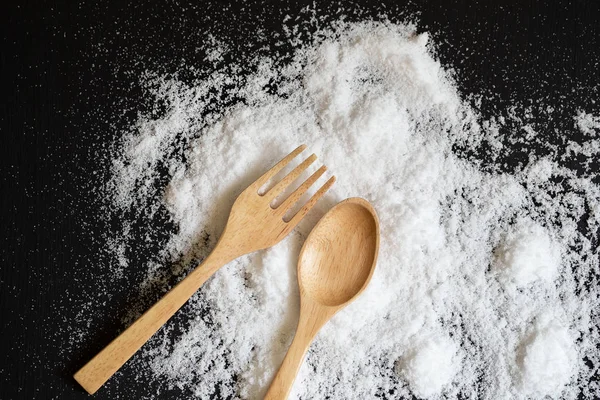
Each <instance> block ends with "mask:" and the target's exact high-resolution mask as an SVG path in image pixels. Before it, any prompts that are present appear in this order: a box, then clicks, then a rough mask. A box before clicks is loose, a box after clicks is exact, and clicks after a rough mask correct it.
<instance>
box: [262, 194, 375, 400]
mask: <svg viewBox="0 0 600 400" xmlns="http://www.w3.org/2000/svg"><path fill="white" fill-rule="evenodd" d="M378 250H379V220H378V219H377V214H376V213H375V210H374V209H373V207H372V206H371V204H369V202H367V201H366V200H363V199H360V198H351V199H347V200H344V201H342V202H341V203H339V204H338V205H336V206H335V207H334V208H332V209H331V210H330V211H329V212H328V213H327V214H326V215H325V216H324V217H323V218H322V219H321V220H320V221H319V223H318V224H317V226H315V228H314V229H313V230H312V232H311V233H310V235H309V236H308V238H307V239H306V242H304V245H303V246H302V250H301V251H300V258H299V261H298V283H299V285H300V320H299V322H298V328H297V330H296V335H295V336H294V340H293V341H292V344H291V346H290V348H289V350H288V352H287V354H286V356H285V358H284V360H283V364H282V365H281V368H279V372H277V375H276V376H275V379H274V380H273V382H272V383H271V387H270V388H269V391H268V392H267V395H266V397H265V400H274V399H286V398H287V396H288V395H289V393H290V390H291V388H292V385H293V384H294V379H295V378H296V374H297V373H298V370H299V369H300V365H302V360H303V359H304V355H305V354H306V351H307V350H308V346H309V345H310V343H311V342H312V340H313V338H314V337H315V335H316V334H317V332H318V331H319V329H321V327H322V326H323V325H325V323H326V322H327V321H329V320H330V319H331V317H333V316H334V314H335V313H337V312H338V311H340V310H341V309H342V308H344V307H345V306H346V305H348V304H349V303H350V302H351V301H352V300H354V299H355V298H356V297H357V296H358V295H359V294H360V293H361V292H362V291H363V290H364V289H365V287H366V286H367V284H368V283H369V281H370V280H371V276H372V275H373V271H374V270H375V264H376V262H377V252H378Z"/></svg>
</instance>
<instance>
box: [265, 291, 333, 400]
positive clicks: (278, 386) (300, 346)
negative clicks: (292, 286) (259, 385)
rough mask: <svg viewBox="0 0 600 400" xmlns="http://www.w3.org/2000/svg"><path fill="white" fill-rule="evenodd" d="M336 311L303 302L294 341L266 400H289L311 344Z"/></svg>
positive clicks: (305, 299)
mask: <svg viewBox="0 0 600 400" xmlns="http://www.w3.org/2000/svg"><path fill="white" fill-rule="evenodd" d="M335 311H336V310H335V309H332V308H321V307H319V306H318V305H317V304H316V303H314V302H313V301H311V300H310V299H307V298H303V299H302V300H301V305H300V319H299V321H298V328H297V329H296V334H295V335H294V340H293V341H292V344H291V345H290V348H289V349H288V352H287V354H286V355H285V358H284V359H283V363H282V364H281V367H280V368H279V371H278V372H277V375H275V378H274V379H273V382H271V386H270V387H269V390H268V391H267V394H266V396H265V400H284V399H287V397H288V395H289V394H290V391H291V390H292V386H293V384H294V380H295V379H296V375H297V374H298V370H299V369H300V366H301V365H302V361H303V360H304V356H305V355H306V351H307V350H308V347H309V346H310V343H311V342H312V341H313V339H314V337H315V336H316V334H317V332H319V329H321V327H323V325H324V324H325V323H326V322H327V321H328V320H329V319H330V318H331V317H332V316H333V314H335Z"/></svg>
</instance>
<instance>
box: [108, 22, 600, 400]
mask: <svg viewBox="0 0 600 400" xmlns="http://www.w3.org/2000/svg"><path fill="white" fill-rule="evenodd" d="M289 32H294V30H289ZM212 42H215V43H218V41H216V39H214V38H213V40H212V41H211V42H209V43H212ZM290 42H291V43H297V42H296V41H292V40H291V38H290ZM226 51H227V49H226V48H224V47H218V48H215V49H213V51H210V49H208V52H207V54H208V56H207V60H208V61H210V62H215V63H217V62H220V61H221V57H222V54H223V53H224V52H226ZM432 54H433V50H432V45H431V44H429V41H428V36H427V35H426V34H422V35H416V34H415V26H413V25H410V24H407V25H404V24H391V23H373V22H365V23H353V24H350V23H339V24H334V26H333V27H331V28H330V29H328V30H320V31H318V32H317V33H315V34H314V35H313V36H312V39H311V40H309V41H308V42H305V43H303V44H301V45H298V47H297V49H296V51H295V54H294V55H293V57H292V58H291V61H290V60H288V61H281V60H278V59H276V58H270V57H269V56H264V57H259V58H257V59H256V60H254V62H253V63H252V65H248V66H246V65H239V66H234V67H231V68H230V69H229V70H222V71H221V70H217V71H212V72H210V73H209V74H206V75H204V76H205V78H202V79H198V80H197V81H196V82H193V83H192V84H189V83H183V82H181V81H178V80H177V79H176V78H173V77H156V76H152V75H150V74H149V75H148V76H147V77H145V78H144V82H146V83H147V84H148V91H149V94H150V95H152V96H154V97H155V98H156V101H157V104H158V103H160V104H163V105H165V111H164V112H163V113H162V114H161V115H159V116H156V115H155V114H153V116H150V115H148V116H145V115H142V116H140V119H139V121H138V122H137V123H136V124H135V125H134V126H133V127H131V129H130V130H128V132H127V133H125V134H124V138H123V141H122V142H121V148H122V154H121V155H120V156H118V157H117V158H116V159H115V161H114V164H113V175H114V177H113V180H112V184H111V185H110V188H109V189H110V193H112V194H114V203H115V205H116V207H114V208H110V209H109V210H110V211H109V212H113V213H115V214H116V215H118V216H120V218H121V221H122V224H123V235H122V236H121V237H120V238H117V239H114V242H113V243H112V247H113V248H114V249H115V257H116V258H117V259H118V260H119V261H118V264H119V268H121V269H122V268H127V266H128V262H127V260H126V259H125V258H124V257H125V254H128V253H127V247H128V246H130V244H131V243H130V240H131V239H130V236H129V234H128V232H129V230H130V229H131V227H132V226H135V224H136V221H138V220H139V218H141V217H148V218H149V217H152V216H153V215H154V214H155V213H157V212H160V210H163V211H164V210H166V211H168V213H169V215H170V217H171V219H172V222H173V223H174V224H175V225H176V227H177V231H176V232H175V233H173V234H172V235H171V236H170V237H169V238H168V240H167V241H166V242H165V243H163V242H161V246H162V249H161V250H160V251H159V252H158V255H157V257H160V258H161V260H160V262H159V263H156V262H154V263H150V264H149V265H148V272H147V277H146V281H145V283H144V284H143V285H142V287H151V283H152V282H156V281H160V279H161V277H162V276H164V274H165V273H172V272H171V271H175V272H177V271H179V270H177V269H174V270H171V269H169V266H170V265H176V264H184V268H183V269H182V270H183V271H185V270H189V268H190V267H192V266H193V265H194V264H195V262H196V261H198V260H201V259H202V258H203V257H205V256H206V253H207V251H209V250H210V248H212V247H213V246H214V245H215V243H216V240H217V238H218V236H219V234H220V233H221V230H222V229H223V227H224V224H225V222H226V219H227V215H228V212H229V210H230V207H231V204H232V202H233V200H234V199H235V197H236V195H237V194H238V193H240V191H241V190H243V189H244V188H245V187H246V186H247V185H248V184H249V183H250V182H252V181H253V180H254V179H255V178H256V177H257V176H259V174H260V173H261V172H262V171H264V169H265V168H267V167H269V166H270V165H272V164H273V162H275V161H276V160H277V159H279V158H280V157H282V156H283V155H285V154H287V153H288V152H289V151H290V150H291V149H293V148H294V147H296V146H297V145H298V144H300V143H306V144H308V146H309V148H310V151H313V152H315V153H316V154H317V155H318V156H319V157H320V160H322V162H323V163H324V164H326V165H327V166H328V167H329V170H330V171H332V173H334V174H336V175H337V177H338V181H337V183H336V185H335V186H334V188H333V190H331V192H330V193H329V194H328V195H327V196H326V197H325V198H324V199H323V200H322V201H321V202H320V203H319V204H318V206H317V207H316V209H315V210H314V211H313V212H311V214H310V215H309V217H308V218H306V219H305V220H304V221H303V222H302V223H301V224H300V225H299V226H298V228H297V229H296V230H295V231H294V232H293V233H292V234H291V235H290V237H289V238H287V239H286V240H285V241H284V242H282V243H281V244H279V245H277V246H276V247H274V248H272V249H268V250H264V251H260V252H257V253H255V254H252V255H249V256H245V257H242V258H240V259H239V260H237V261H235V262H232V263H230V265H228V266H227V267H225V268H223V269H221V270H220V271H219V272H218V273H217V274H215V276H214V277H213V278H211V280H209V281H208V282H207V283H206V284H205V285H204V287H203V288H202V289H201V290H200V291H199V293H197V294H196V295H195V296H194V297H193V298H192V299H191V301H190V304H189V307H188V308H187V310H192V312H190V313H189V315H185V319H186V323H185V324H182V325H181V326H177V328H178V330H181V331H182V332H181V333H179V334H176V335H170V334H169V333H170V332H172V331H173V327H174V324H175V322H171V323H170V324H168V326H167V328H166V329H165V330H163V331H161V333H159V334H158V335H156V336H155V338H154V339H153V340H152V341H151V343H150V346H147V347H146V348H145V350H143V354H142V358H141V359H140V358H138V359H137V360H143V361H138V362H139V363H140V364H139V368H144V369H145V368H148V367H149V368H150V369H151V371H152V373H153V375H154V376H155V377H156V379H157V380H159V381H160V382H161V383H162V384H164V385H165V386H168V387H172V388H175V387H177V388H179V389H181V390H183V391H185V393H189V395H191V396H194V397H196V398H202V399H208V398H210V397H211V396H213V395H215V393H219V394H220V396H221V397H232V398H244V399H255V398H261V396H262V395H263V394H264V393H265V391H266V389H267V388H268V385H269V383H270V381H271V379H272V377H273V376H274V374H275V372H276V370H277V368H278V367H279V365H280V363H281V360H282V358H283V356H284V354H285V352H286V350H287V347H288V346H289V343H290V341H291V339H292V336H293V333H294V329H295V326H296V321H297V318H298V309H299V304H298V288H297V278H296V272H295V271H296V260H297V256H298V252H299V249H300V246H301V244H302V241H303V239H304V238H305V237H306V235H307V234H308V233H309V232H310V229H311V228H312V226H314V224H315V223H316V221H317V220H318V218H319V217H320V216H321V215H323V213H325V212H326V211H327V209H329V208H330V207H331V206H332V205H333V204H335V203H336V202H337V201H339V200H342V199H344V198H346V197H349V196H361V197H364V198H366V199H368V200H369V201H371V202H372V203H373V204H374V206H375V208H376V209H377V211H378V214H379V217H380V222H381V249H380V258H379V262H378V266H377V269H376V272H375V275H374V277H373V281H372V283H371V284H370V286H369V287H368V289H367V290H366V291H365V293H364V294H363V295H362V296H361V297H360V298H359V299H358V300H357V301H356V302H354V303H352V304H351V305H350V306H349V307H347V308H346V309H344V310H343V311H342V312H340V313H339V314H338V315H336V316H335V317H334V319H333V320H332V321H331V322H330V323H328V324H327V325H326V326H325V327H324V328H323V330H322V331H321V332H320V333H319V335H318V336H317V338H316V340H315V342H314V343H313V345H312V346H311V349H310V351H309V353H308V356H307V359H306V360H305V363H304V365H303V367H302V368H301V371H300V373H299V377H298V380H297V382H296V385H295V386H294V390H293V393H292V398H304V399H306V398H326V397H327V398H330V399H350V398H360V399H367V398H375V397H381V398H402V397H410V396H411V395H415V396H418V397H422V398H433V399H435V398H441V397H447V398H457V397H459V396H462V397H466V398H474V397H477V398H482V399H496V398H528V397H534V398H542V397H544V396H549V397H552V398H564V399H575V398H577V396H578V395H579V394H583V395H585V396H591V397H594V396H600V387H599V386H598V384H597V381H594V380H593V379H590V378H591V377H592V376H593V375H594V374H595V371H596V370H597V369H598V367H600V356H599V352H598V345H599V344H600V333H599V330H598V325H599V322H600V321H599V316H598V309H599V307H598V306H599V298H600V296H599V293H598V290H599V289H598V285H594V284H586V282H587V280H593V279H594V278H593V277H594V276H595V275H594V274H597V271H598V250H597V248H596V247H597V237H595V236H594V235H595V234H594V232H597V231H598V227H599V225H598V224H599V222H598V215H599V213H600V211H599V210H600V207H599V204H600V190H599V189H598V186H597V185H596V184H595V183H594V181H593V178H594V177H597V171H590V173H589V175H588V176H584V177H580V176H577V175H576V174H575V173H574V172H572V171H570V170H568V169H566V168H564V167H562V166H560V165H558V164H557V162H558V161H559V160H561V159H562V160H564V159H568V157H569V156H570V153H569V150H568V149H567V150H565V152H564V153H560V152H559V151H558V150H557V153H556V154H552V155H550V156H547V157H545V158H540V157H537V158H536V157H534V156H533V155H532V156H531V158H530V162H529V164H528V165H526V166H523V168H522V169H517V170H515V171H513V172H512V173H510V174H509V173H506V172H504V171H505V168H503V166H502V165H497V166H495V167H494V165H491V166H490V167H488V168H487V169H486V170H485V171H483V170H482V169H481V168H480V167H479V165H478V163H477V162H474V161H472V160H470V159H468V158H467V157H464V156H463V153H461V152H459V151H458V150H457V149H465V150H466V152H465V153H468V152H469V151H472V152H475V153H476V152H477V151H478V146H479V145H480V144H481V143H482V142H483V141H487V142H489V143H490V144H491V145H492V146H491V150H490V152H489V153H485V154H483V155H482V157H486V158H488V159H491V160H494V159H496V157H497V156H498V155H499V154H502V152H503V151H505V150H506V144H507V142H505V141H503V137H502V134H501V133H500V132H501V131H500V129H499V127H500V126H501V125H502V124H503V123H504V121H505V119H504V117H503V116H498V117H497V118H492V119H490V120H489V121H483V120H482V118H481V117H479V116H478V115H477V113H476V112H475V111H474V109H473V108H472V107H471V105H470V104H469V102H468V101H466V100H463V98H462V97H461V95H460V93H459V92H458V89H457V87H456V84H455V83H454V81H453V79H452V78H451V75H450V73H449V72H447V71H446V70H445V69H444V68H443V67H442V66H441V64H440V63H439V61H437V60H436V59H435V57H434V56H433V55H432ZM228 71H239V72H240V73H239V74H236V75H235V76H233V75H232V74H231V73H230V72H228ZM206 76H207V77H206ZM228 96H229V97H228ZM231 99H236V101H229V100H231ZM509 111H510V112H509V114H518V110H515V109H511V110H509ZM576 124H577V126H578V127H579V129H580V130H581V131H582V132H583V133H585V134H586V135H589V136H594V135H596V132H597V128H598V120H597V118H596V117H593V116H590V115H588V114H585V113H581V114H580V115H578V116H577V117H576ZM519 130H520V131H521V132H522V134H523V136H524V137H529V138H532V137H534V136H535V137H537V136H539V135H542V134H543V132H542V131H541V130H540V129H539V128H536V130H535V131H534V130H533V128H532V127H531V126H527V125H526V124H522V125H521V127H520V128H519ZM511 140H512V141H513V142H515V141H518V140H519V139H518V138H517V139H515V138H513V139H511ZM508 144H510V143H508ZM571 150H573V151H575V150H576V149H574V148H572V149H571ZM585 151H587V152H589V154H590V156H592V155H593V156H595V157H597V155H598V148H595V147H593V146H592V147H588V148H586V150H585ZM586 154H588V153H586ZM480 155H481V154H480ZM316 167H318V166H316ZM316 167H315V168H316ZM310 172H311V171H308V173H310ZM165 174H166V177H167V180H168V181H169V182H168V184H164V179H163V180H161V179H159V178H161V177H163V178H164V177H165ZM553 177H560V178H561V179H559V180H554V179H552V178H553ZM161 182H162V183H161ZM318 186H319V185H316V187H318ZM582 221H584V222H585V224H586V226H587V228H588V231H589V232H592V233H587V234H586V233H584V232H582V230H581V229H579V228H578V226H580V224H581V222H582ZM119 241H120V242H119ZM161 262H162V265H164V266H162V267H161ZM186 268H187V269H186ZM165 271H166V272H165ZM594 271H595V272H594ZM592 283H593V282H592ZM549 310H551V311H552V313H551V314H549ZM548 315H551V317H548ZM584 359H585V362H584V361H583V360H584ZM586 363H587V364H586ZM590 366H591V367H590Z"/></svg>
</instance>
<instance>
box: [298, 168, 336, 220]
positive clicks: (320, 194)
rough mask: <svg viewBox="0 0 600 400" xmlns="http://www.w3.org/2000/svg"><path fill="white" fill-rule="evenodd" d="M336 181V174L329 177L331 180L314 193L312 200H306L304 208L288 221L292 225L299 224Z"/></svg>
mask: <svg viewBox="0 0 600 400" xmlns="http://www.w3.org/2000/svg"><path fill="white" fill-rule="evenodd" d="M334 183H335V176H332V177H331V178H329V180H328V181H327V182H325V184H324V185H323V186H321V188H320V189H319V190H317V192H316V193H315V194H313V195H312V197H311V198H310V200H308V201H307V202H306V204H304V205H303V206H302V208H301V209H300V210H299V211H298V212H297V213H296V214H295V215H294V216H293V217H292V218H291V219H290V220H289V221H288V223H289V224H291V225H292V226H296V225H298V223H299V222H300V220H301V219H302V218H304V216H305V215H306V214H307V213H308V212H309V211H310V209H311V208H313V207H314V205H315V204H316V203H317V201H319V199H320V198H321V197H323V195H324V194H325V193H326V192H327V191H328V190H329V188H331V186H332V185H333V184H334Z"/></svg>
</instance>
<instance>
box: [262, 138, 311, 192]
mask: <svg viewBox="0 0 600 400" xmlns="http://www.w3.org/2000/svg"><path fill="white" fill-rule="evenodd" d="M304 149H306V145H305V144H302V145H300V146H298V147H296V149H295V150H294V151H292V152H291V153H290V154H288V155H287V156H285V157H284V158H283V159H281V161H279V162H278V163H277V164H275V166H273V168H271V169H270V170H268V171H267V172H265V173H264V174H263V175H262V176H261V177H260V178H258V179H257V180H256V182H255V183H256V184H258V188H260V187H261V186H263V185H264V184H265V183H267V181H268V180H269V179H271V178H272V177H273V176H275V174H277V173H278V172H279V171H281V170H282V169H283V168H284V167H285V166H286V165H288V164H289V163H290V161H292V160H293V159H294V158H296V156H297V155H298V154H300V153H302V152H303V151H304Z"/></svg>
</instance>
